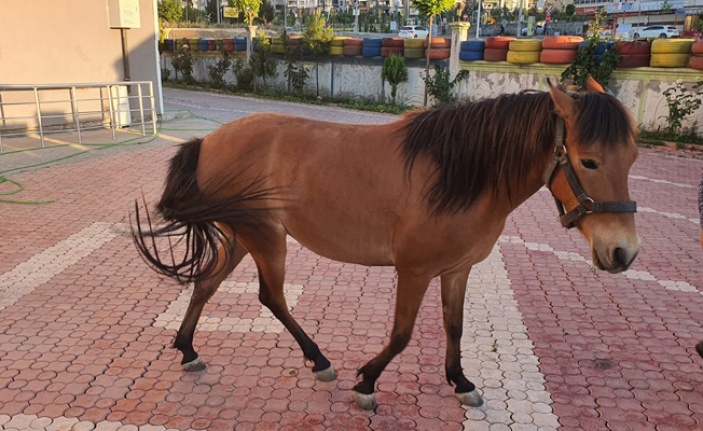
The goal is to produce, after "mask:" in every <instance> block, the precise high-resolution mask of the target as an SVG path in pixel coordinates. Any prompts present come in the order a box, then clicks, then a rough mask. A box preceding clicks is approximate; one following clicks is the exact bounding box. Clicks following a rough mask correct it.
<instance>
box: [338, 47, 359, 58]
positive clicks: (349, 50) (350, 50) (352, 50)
mask: <svg viewBox="0 0 703 431" xmlns="http://www.w3.org/2000/svg"><path fill="white" fill-rule="evenodd" d="M361 49H362V48H361V45H345V46H343V47H342V53H343V54H344V55H346V56H347V57H355V56H357V55H361Z"/></svg>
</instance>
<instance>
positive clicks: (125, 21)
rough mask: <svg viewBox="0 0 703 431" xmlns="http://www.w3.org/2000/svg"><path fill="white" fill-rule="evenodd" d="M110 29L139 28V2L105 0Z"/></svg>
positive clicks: (135, 0) (134, 0)
mask: <svg viewBox="0 0 703 431" xmlns="http://www.w3.org/2000/svg"><path fill="white" fill-rule="evenodd" d="M107 15H108V17H109V19H110V28H140V27H141V26H142V25H141V20H140V18H139V0H107Z"/></svg>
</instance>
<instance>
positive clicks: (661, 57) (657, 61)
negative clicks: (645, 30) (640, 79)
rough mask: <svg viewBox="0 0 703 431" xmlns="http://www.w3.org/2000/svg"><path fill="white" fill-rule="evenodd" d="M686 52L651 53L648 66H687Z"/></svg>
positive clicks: (687, 57)
mask: <svg viewBox="0 0 703 431" xmlns="http://www.w3.org/2000/svg"><path fill="white" fill-rule="evenodd" d="M689 57H690V55H688V54H652V58H651V59H650V60H649V67H687V66H688V59H689Z"/></svg>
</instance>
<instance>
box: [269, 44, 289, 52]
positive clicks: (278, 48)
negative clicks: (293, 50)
mask: <svg viewBox="0 0 703 431" xmlns="http://www.w3.org/2000/svg"><path fill="white" fill-rule="evenodd" d="M285 51H286V50H285V48H284V47H283V44H282V43H280V44H279V43H272V44H271V52H272V53H274V54H283V53H285Z"/></svg>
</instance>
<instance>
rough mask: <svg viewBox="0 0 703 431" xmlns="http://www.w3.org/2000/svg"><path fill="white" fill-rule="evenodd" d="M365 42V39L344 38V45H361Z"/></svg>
mask: <svg viewBox="0 0 703 431" xmlns="http://www.w3.org/2000/svg"><path fill="white" fill-rule="evenodd" d="M363 43H364V41H363V40H361V39H357V38H350V39H344V46H361V45H362V44H363Z"/></svg>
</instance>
